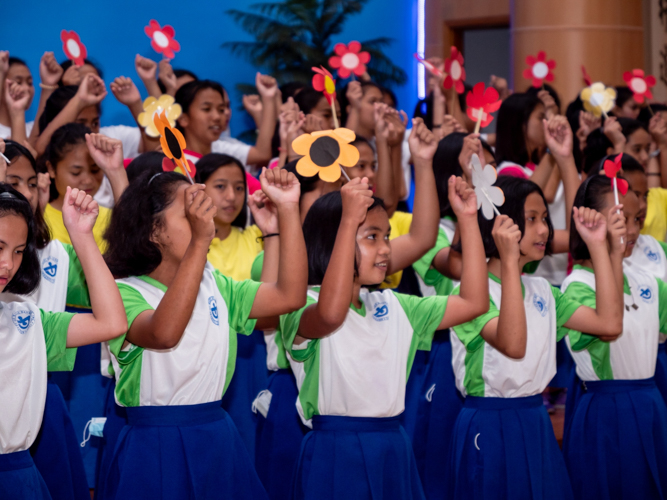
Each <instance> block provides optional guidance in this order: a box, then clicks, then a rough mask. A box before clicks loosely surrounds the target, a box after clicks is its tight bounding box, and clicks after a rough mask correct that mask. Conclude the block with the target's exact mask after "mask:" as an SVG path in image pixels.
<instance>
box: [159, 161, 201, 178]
mask: <svg viewBox="0 0 667 500" xmlns="http://www.w3.org/2000/svg"><path fill="white" fill-rule="evenodd" d="M186 162H187V163H186ZM182 163H183V165H186V164H187V169H188V173H187V174H185V173H184V172H183V171H182V170H183V168H182V167H181V165H176V163H174V161H173V160H170V159H169V158H167V157H165V158H162V170H163V171H165V172H178V173H179V174H183V175H186V176H188V175H189V176H190V177H192V178H193V179H194V178H195V175H196V174H197V168H196V167H195V164H194V163H192V162H191V161H190V160H187V159H186V160H185V161H183V162H182Z"/></svg>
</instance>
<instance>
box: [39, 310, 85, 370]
mask: <svg viewBox="0 0 667 500" xmlns="http://www.w3.org/2000/svg"><path fill="white" fill-rule="evenodd" d="M39 313H40V316H41V318H42V328H43V330H44V340H45V341H46V361H47V363H48V370H49V371H50V372H65V371H72V370H73V369H74V361H75V360H76V347H73V348H69V349H68V348H67V329H68V328H69V324H70V321H72V318H73V317H74V314H72V313H66V312H49V311H43V310H42V309H40V310H39Z"/></svg>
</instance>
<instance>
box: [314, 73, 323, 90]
mask: <svg viewBox="0 0 667 500" xmlns="http://www.w3.org/2000/svg"><path fill="white" fill-rule="evenodd" d="M313 88H314V89H315V90H317V91H318V92H322V91H323V90H324V76H322V75H321V74H317V75H315V76H313Z"/></svg>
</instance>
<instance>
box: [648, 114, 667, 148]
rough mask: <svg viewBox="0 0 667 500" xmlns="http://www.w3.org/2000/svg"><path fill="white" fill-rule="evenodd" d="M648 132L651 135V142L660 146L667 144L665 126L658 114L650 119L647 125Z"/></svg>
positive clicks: (666, 129)
mask: <svg viewBox="0 0 667 500" xmlns="http://www.w3.org/2000/svg"><path fill="white" fill-rule="evenodd" d="M648 131H649V132H650V133H651V137H653V140H654V141H655V142H657V143H658V144H659V145H660V146H664V145H665V144H667V125H666V124H665V120H663V118H662V115H661V114H660V113H658V114H657V115H655V116H654V117H653V118H651V121H650V122H649V125H648Z"/></svg>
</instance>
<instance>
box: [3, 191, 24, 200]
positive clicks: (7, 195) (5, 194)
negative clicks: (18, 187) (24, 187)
mask: <svg viewBox="0 0 667 500" xmlns="http://www.w3.org/2000/svg"><path fill="white" fill-rule="evenodd" d="M0 198H6V199H8V200H18V198H17V196H16V195H15V194H13V193H10V192H9V191H3V192H2V193H0ZM19 201H22V200H19Z"/></svg>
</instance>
